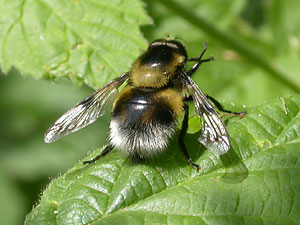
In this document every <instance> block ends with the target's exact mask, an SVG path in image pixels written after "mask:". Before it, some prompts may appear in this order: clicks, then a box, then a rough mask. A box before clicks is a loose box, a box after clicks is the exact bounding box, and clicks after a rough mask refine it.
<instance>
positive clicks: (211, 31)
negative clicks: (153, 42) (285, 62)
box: [157, 0, 300, 92]
mask: <svg viewBox="0 0 300 225" xmlns="http://www.w3.org/2000/svg"><path fill="white" fill-rule="evenodd" d="M157 2H159V3H161V4H162V5H164V6H165V7H166V8H167V9H169V10H172V11H173V12H175V13H176V14H177V15H178V16H181V17H182V18H183V19H185V20H186V21H188V22H189V23H190V24H192V25H194V26H196V27H197V28H200V29H201V30H203V31H204V32H206V33H207V34H208V35H210V36H212V37H213V38H215V39H217V40H219V41H220V42H223V43H224V44H226V45H227V46H228V47H230V48H232V49H233V50H235V51H236V52H238V53H239V54H240V55H242V56H244V57H245V58H247V59H248V60H249V61H250V62H253V63H254V64H256V65H258V66H260V67H261V68H262V69H263V70H265V71H266V72H267V73H268V74H270V75H272V76H273V77H275V78H276V79H278V80H279V81H280V82H282V83H283V84H285V85H287V86H289V87H290V88H291V89H292V90H294V91H295V92H299V90H300V84H299V82H295V80H294V79H292V78H291V76H290V75H289V74H288V73H287V72H285V71H283V70H281V69H280V68H278V67H277V66H275V65H274V64H272V63H270V62H269V61H268V60H266V59H265V58H264V57H263V56H261V55H259V54H257V53H256V52H254V51H252V50H251V49H250V48H247V47H246V46H245V45H243V44H241V43H239V41H237V40H235V39H234V38H233V37H232V36H230V35H229V34H227V33H224V32H222V31H221V30H219V29H217V28H216V27H215V26H213V25H212V24H211V23H209V22H208V21H206V20H205V19H203V18H202V17H200V16H199V15H196V14H195V13H194V12H193V10H191V9H187V8H186V7H185V6H184V5H181V4H180V3H178V2H176V1H174V0H159V1H157Z"/></svg>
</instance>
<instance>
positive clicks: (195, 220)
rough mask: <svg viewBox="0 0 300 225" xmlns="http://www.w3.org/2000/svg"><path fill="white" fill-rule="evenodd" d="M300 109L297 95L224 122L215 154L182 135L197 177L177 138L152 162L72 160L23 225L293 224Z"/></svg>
mask: <svg viewBox="0 0 300 225" xmlns="http://www.w3.org/2000/svg"><path fill="white" fill-rule="evenodd" d="M299 110H300V96H295V97H288V98H281V99H276V100H274V101H272V102H270V103H268V104H265V105H262V106H259V107H253V108H248V109H247V111H248V114H247V115H246V116H244V118H243V119H239V118H237V117H231V118H228V119H227V120H226V121H225V123H226V124H227V128H228V131H229V134H230V136H231V142H232V148H231V150H230V151H229V153H227V154H225V155H224V156H221V157H218V156H216V155H214V154H213V153H211V152H209V151H203V150H204V148H203V147H202V146H200V144H199V143H198V142H197V138H198V136H199V133H198V134H193V135H187V138H186V139H185V143H186V144H187V148H188V150H189V152H190V154H191V157H192V158H193V159H194V160H196V162H197V163H199V164H200V165H201V168H202V169H201V171H200V172H199V173H198V172H196V171H195V170H193V169H192V168H191V166H189V165H188V163H187V160H186V159H185V157H184V156H183V154H182V153H181V152H180V150H179V149H178V144H177V138H178V137H177V136H176V137H175V138H174V140H173V141H172V142H171V144H170V147H169V148H168V150H167V151H166V153H165V154H164V155H162V156H160V157H157V158H156V159H153V160H151V161H146V162H136V161H133V160H131V159H129V158H127V157H126V156H124V155H123V154H122V153H120V152H117V151H113V152H112V153H110V154H108V155H107V156H105V157H104V158H102V159H100V160H99V161H97V162H96V163H95V164H92V165H88V166H84V165H82V164H81V163H78V164H77V165H76V166H75V167H74V168H72V169H71V170H69V171H68V172H67V173H66V174H64V175H63V176H61V177H59V178H57V179H55V180H53V181H52V182H51V184H50V185H49V187H48V188H47V190H46V191H45V192H44V193H43V195H42V197H41V200H40V203H39V204H38V205H37V206H36V207H35V209H34V210H33V211H32V212H31V213H30V214H29V215H28V216H27V219H26V224H299V211H300V205H299V204H298V202H299V200H300V191H299V190H300V181H299V179H298V178H299V176H300V163H299V160H298V158H299V157H300V151H299V149H300V138H299V133H300V112H299ZM101 150H102V149H99V150H97V151H96V152H94V153H93V154H91V155H90V156H89V157H88V159H90V158H91V157H94V156H95V155H97V154H99V153H100V152H101Z"/></svg>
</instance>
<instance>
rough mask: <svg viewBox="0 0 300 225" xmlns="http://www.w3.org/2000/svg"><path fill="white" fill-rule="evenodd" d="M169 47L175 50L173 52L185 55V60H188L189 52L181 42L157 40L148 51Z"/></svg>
mask: <svg viewBox="0 0 300 225" xmlns="http://www.w3.org/2000/svg"><path fill="white" fill-rule="evenodd" d="M163 46H165V47H167V48H171V49H173V51H176V52H177V53H178V54H180V55H183V56H184V57H185V58H187V52H186V49H185V47H184V45H183V44H181V43H180V42H179V41H176V40H168V39H157V40H155V41H153V42H152V43H150V45H149V47H148V51H149V50H150V49H153V48H155V47H163Z"/></svg>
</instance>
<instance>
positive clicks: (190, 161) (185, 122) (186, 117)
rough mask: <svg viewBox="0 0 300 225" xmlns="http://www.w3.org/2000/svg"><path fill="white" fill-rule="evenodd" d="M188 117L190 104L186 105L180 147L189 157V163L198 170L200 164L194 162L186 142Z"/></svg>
mask: <svg viewBox="0 0 300 225" xmlns="http://www.w3.org/2000/svg"><path fill="white" fill-rule="evenodd" d="M188 119H189V106H188V105H184V119H183V122H182V127H181V132H180V135H179V146H180V149H181V151H182V152H183V154H184V156H185V157H186V158H187V160H188V162H189V164H190V165H191V166H192V167H193V168H194V169H196V170H197V171H198V170H199V165H197V164H195V163H194V162H193V160H192V159H191V157H190V156H189V153H188V152H187V149H186V147H185V144H184V136H185V134H186V131H187V128H188Z"/></svg>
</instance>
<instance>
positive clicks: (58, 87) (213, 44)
mask: <svg viewBox="0 0 300 225" xmlns="http://www.w3.org/2000/svg"><path fill="white" fill-rule="evenodd" d="M178 2H179V1H178ZM145 3H146V5H147V8H146V9H147V11H148V14H149V15H150V16H151V17H152V18H153V21H154V25H153V26H145V27H142V31H143V33H144V35H145V37H146V39H147V40H148V41H152V40H154V39H156V38H160V37H164V36H166V35H167V34H169V35H170V36H171V37H175V36H176V37H179V38H180V39H182V40H183V42H184V44H185V45H186V47H187V50H188V53H189V55H190V56H191V57H195V56H197V55H198V54H199V53H200V52H201V50H202V48H203V47H202V46H203V42H204V41H208V51H207V53H206V56H210V55H214V56H215V58H216V61H214V62H211V63H208V64H205V65H204V66H202V67H201V69H200V70H199V72H198V73H197V74H196V75H195V77H194V79H195V81H196V82H197V83H198V84H199V86H200V87H201V89H202V90H203V91H204V92H205V93H207V94H209V95H211V96H214V97H215V98H216V99H218V100H220V102H223V103H224V104H225V105H228V106H229V107H233V106H234V105H238V106H243V105H245V106H247V107H249V106H255V105H260V104H263V103H264V102H265V101H268V100H270V99H272V98H276V97H280V96H288V95H294V94H296V93H299V90H297V89H295V87H292V86H290V85H288V84H285V83H283V82H282V80H280V79H278V78H276V77H275V76H274V75H273V74H272V73H268V72H266V71H265V70H264V69H262V68H261V67H260V66H259V65H257V62H255V61H253V60H252V61H251V60H249V58H247V55H243V54H241V53H238V52H237V51H233V50H232V48H231V47H230V46H228V45H227V44H226V43H224V41H222V37H216V36H214V35H212V33H209V32H207V31H205V32H204V31H203V30H201V29H199V27H195V26H193V25H191V23H190V22H187V21H186V20H184V18H183V17H182V16H181V15H179V14H178V13H176V12H174V11H172V10H169V9H167V8H166V7H165V6H164V5H163V4H161V3H159V1H150V0H149V1H148V0H147V1H145ZM181 4H182V3H181ZM184 7H186V8H188V9H190V10H191V13H193V14H195V15H197V16H200V17H202V18H204V20H205V21H208V22H209V23H210V24H211V26H213V27H214V28H215V29H218V30H221V31H222V32H223V33H224V34H229V35H230V37H231V38H232V40H235V41H236V43H238V44H239V45H242V46H245V47H246V48H248V49H250V50H252V51H254V52H255V53H257V54H258V55H260V56H262V58H263V59H264V60H265V61H266V62H267V63H268V64H270V65H275V68H276V69H277V70H278V72H279V73H281V74H284V75H285V76H286V77H285V78H286V79H287V80H290V81H292V83H293V84H295V85H296V86H298V87H299V86H300V72H299V69H300V65H299V62H300V61H299V59H300V57H299V56H300V55H299V54H300V40H299V35H300V14H299V11H300V3H299V1H296V0H291V1H284V0H281V1H280V0H276V1H275V0H273V1H272V0H270V1H261V0H233V1H225V0H223V1H222V0H214V1H196V0H188V1H185V2H184ZM204 30H205V29H204ZM124 72H125V71H124ZM92 91H93V90H92V89H90V88H88V87H85V86H83V87H76V86H74V85H73V84H72V83H71V82H70V81H66V80H59V82H56V83H51V82H49V81H45V80H35V79H33V78H31V77H29V76H28V77H24V76H21V75H20V74H19V73H18V71H16V70H14V69H11V70H10V72H9V73H8V74H6V75H4V74H1V75H0V96H1V100H0V118H1V119H0V146H1V149H0V181H1V183H0V199H1V202H2V204H1V205H0V224H4V225H5V224H22V223H23V221H24V218H25V215H26V214H27V213H28V212H29V211H30V210H31V209H32V207H33V205H34V203H35V202H37V201H38V197H39V194H40V193H41V192H42V190H43V189H44V188H45V187H46V185H47V184H48V183H49V181H50V179H49V178H51V177H56V176H58V175H59V174H61V173H64V172H65V171H66V170H67V169H68V168H70V167H72V165H74V163H75V162H77V161H78V160H79V159H81V158H83V157H84V156H85V155H86V154H87V153H88V152H90V151H93V149H96V148H98V147H101V146H102V145H104V144H105V143H106V141H105V140H106V137H107V132H108V124H109V115H107V116H105V117H104V118H102V119H101V120H99V121H97V122H96V123H94V124H93V125H91V126H89V127H88V128H86V129H83V130H81V131H79V132H77V133H75V134H72V135H70V136H68V137H66V138H63V139H62V140H60V141H59V142H57V143H53V144H44V142H43V135H44V133H45V131H46V130H47V128H48V127H49V126H50V125H51V123H53V122H54V121H55V119H57V118H58V117H59V116H60V115H61V114H62V113H63V112H65V111H66V110H68V109H69V108H70V107H72V106H73V105H74V104H75V103H77V102H78V101H80V100H81V99H83V98H84V97H86V96H87V95H89V94H90V93H91V92H92Z"/></svg>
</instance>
